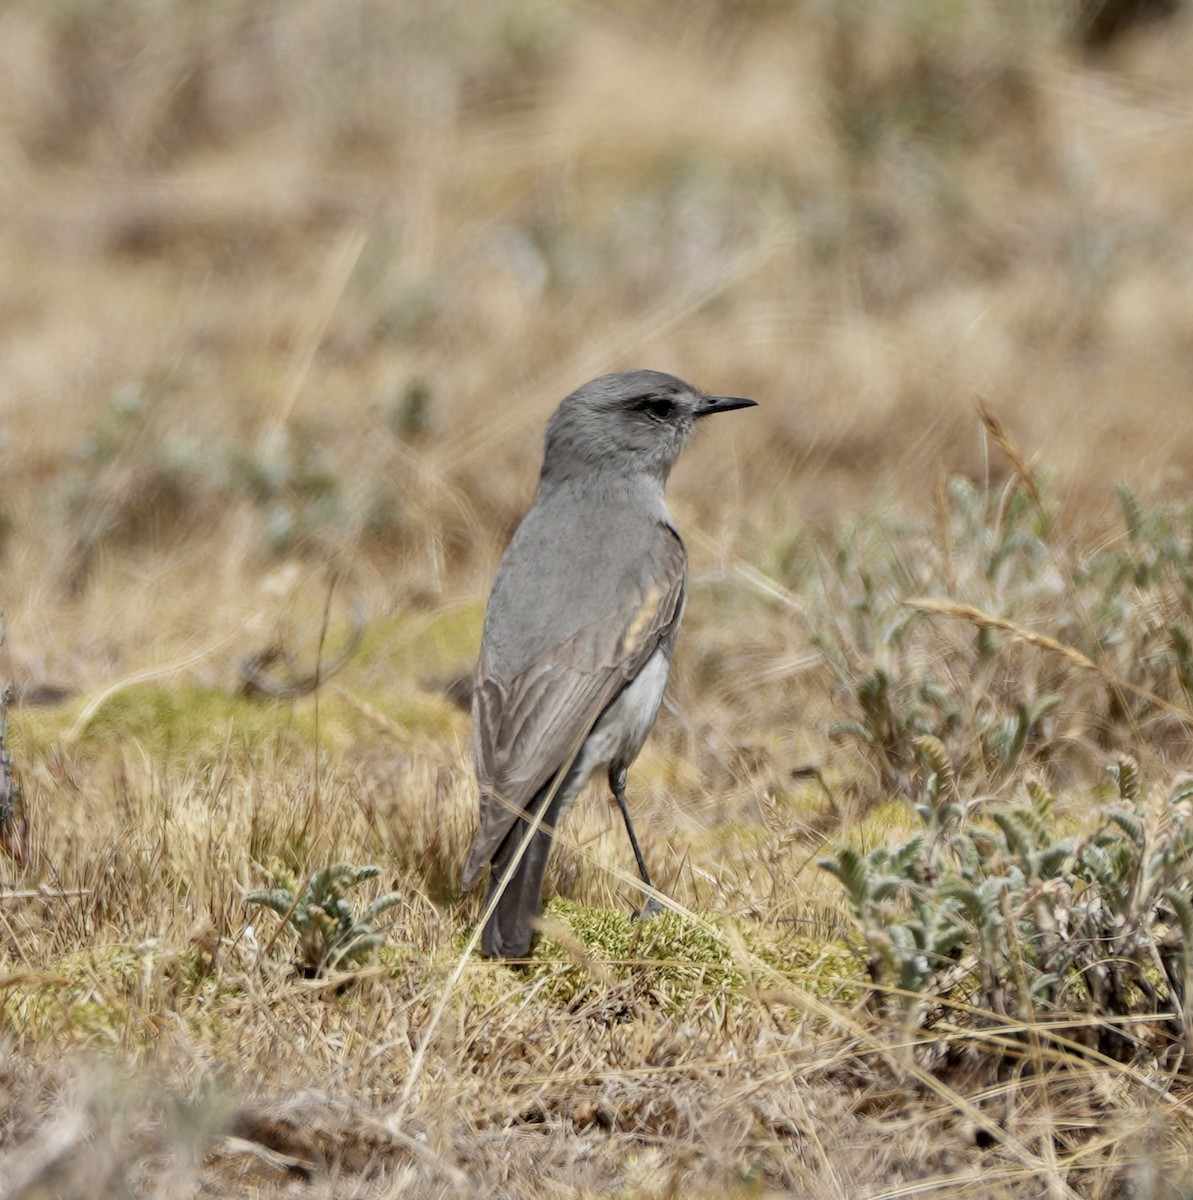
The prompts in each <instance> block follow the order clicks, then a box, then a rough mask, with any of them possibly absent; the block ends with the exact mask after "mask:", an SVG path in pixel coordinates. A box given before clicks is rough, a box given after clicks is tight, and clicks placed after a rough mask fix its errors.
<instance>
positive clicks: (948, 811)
mask: <svg viewBox="0 0 1193 1200" xmlns="http://www.w3.org/2000/svg"><path fill="white" fill-rule="evenodd" d="M920 748H921V751H922V753H923V754H924V756H925V759H926V760H927V762H928V765H929V770H928V772H927V773H926V776H925V779H924V782H923V787H922V791H921V798H920V801H919V803H917V805H916V811H917V812H918V813H919V815H920V817H921V819H922V820H923V822H924V827H925V828H924V832H923V833H919V834H917V835H916V836H914V837H912V838H911V839H909V840H908V841H906V842H904V843H903V844H902V845H900V846H897V847H894V848H891V847H887V846H880V847H877V848H875V849H874V850H871V851H870V852H869V853H868V854H865V855H862V854H861V853H859V852H858V851H857V850H856V849H854V848H853V847H849V846H846V847H844V848H842V849H841V850H840V851H839V852H838V853H837V854H836V855H835V856H833V857H830V858H825V859H822V860H821V862H820V866H822V867H823V868H824V869H825V870H827V871H829V872H830V873H831V874H833V875H834V876H836V878H837V879H839V880H840V881H841V884H842V886H843V887H844V888H845V892H846V896H847V898H848V901H849V905H850V908H851V909H852V910H853V913H854V915H855V916H856V918H857V919H858V922H859V924H860V925H861V929H862V933H863V936H864V937H865V941H866V945H867V947H868V949H869V951H870V957H869V963H868V966H869V970H870V976H871V979H872V980H873V981H874V983H875V984H877V985H879V986H878V988H876V990H875V994H874V997H873V998H872V1002H873V1003H878V1004H879V1005H880V1006H883V1007H886V1008H888V1009H890V1008H895V1009H899V1010H901V1011H902V1013H903V1015H904V1016H905V1017H912V1018H917V1017H918V1019H920V1020H927V1019H928V1013H929V1012H930V1006H929V1005H928V1004H926V1003H925V1001H926V1000H928V999H929V998H931V997H932V996H941V995H944V994H947V993H950V992H952V991H953V990H954V989H960V990H961V992H962V994H964V995H965V996H966V998H967V1000H968V1001H969V1003H970V1004H971V1005H973V1006H975V1007H976V1008H979V1009H985V1010H987V1011H989V1012H991V1013H994V1014H997V1015H998V1016H1000V1017H1008V1018H1014V1019H1018V1020H1026V1019H1028V1018H1029V1017H1031V1016H1032V1015H1034V1014H1037V1013H1039V1012H1044V1011H1047V1012H1061V1011H1069V1012H1078V1013H1081V1014H1085V1015H1090V1016H1094V1017H1096V1018H1100V1019H1101V1021H1102V1024H1100V1025H1098V1027H1097V1034H1096V1040H1097V1043H1098V1046H1099V1049H1101V1050H1102V1051H1103V1052H1105V1053H1113V1054H1116V1055H1118V1056H1120V1057H1122V1056H1127V1055H1131V1054H1134V1053H1136V1052H1138V1051H1139V1050H1140V1049H1141V1048H1142V1042H1141V1041H1140V1040H1139V1039H1137V1038H1135V1037H1133V1036H1132V1035H1130V1034H1128V1033H1127V1032H1125V1031H1124V1030H1125V1029H1126V1027H1127V1026H1126V1024H1125V1021H1126V1019H1129V1018H1139V1017H1146V1018H1150V1019H1151V1020H1152V1021H1153V1022H1154V1023H1155V1024H1154V1027H1156V1028H1159V1029H1162V1030H1163V1031H1164V1032H1165V1033H1166V1035H1167V1038H1168V1039H1169V1040H1170V1041H1171V1042H1172V1043H1174V1044H1181V1043H1183V1040H1184V1039H1185V1037H1186V1036H1187V1035H1188V1033H1189V1032H1190V1030H1193V1014H1191V1013H1190V1011H1189V1009H1188V1007H1187V1005H1188V998H1189V997H1190V996H1191V995H1193V992H1191V991H1190V982H1191V980H1193V965H1191V961H1190V959H1191V950H1193V896H1191V890H1193V878H1191V873H1190V870H1189V866H1190V860H1191V858H1193V780H1190V779H1188V778H1185V777H1182V778H1180V779H1178V780H1177V781H1176V782H1175V783H1174V784H1173V785H1172V786H1171V787H1170V788H1168V789H1167V790H1165V789H1158V790H1156V791H1154V792H1153V793H1152V794H1151V795H1150V796H1149V797H1147V798H1146V799H1144V798H1143V797H1142V796H1141V792H1140V781H1139V773H1138V768H1137V766H1136V764H1135V762H1134V760H1132V759H1130V758H1126V757H1123V758H1120V759H1119V761H1118V763H1117V764H1115V766H1114V767H1113V768H1112V770H1111V774H1112V776H1113V778H1114V780H1115V782H1116V784H1117V790H1118V798H1117V800H1116V801H1115V802H1114V803H1113V804H1111V805H1109V806H1107V807H1105V808H1104V809H1103V810H1101V811H1100V813H1099V814H1098V816H1097V818H1096V820H1095V821H1094V822H1093V823H1092V824H1091V827H1090V828H1089V829H1088V831H1086V832H1083V833H1062V832H1060V831H1059V830H1058V828H1057V821H1056V819H1055V817H1054V814H1053V798H1052V795H1051V793H1050V792H1049V791H1048V790H1047V789H1046V788H1045V787H1044V786H1043V785H1042V784H1041V783H1039V782H1038V781H1036V780H1034V779H1028V780H1027V781H1026V784H1025V788H1026V791H1027V796H1028V803H1027V804H1024V805H1019V806H1016V807H993V808H991V809H990V810H989V811H988V812H987V813H985V814H982V815H981V816H980V818H979V819H977V820H975V821H973V822H972V824H971V825H969V827H963V810H962V808H961V806H960V805H959V804H958V803H957V801H956V799H955V794H954V793H955V783H954V781H953V777H952V774H951V766H950V765H949V764H948V761H947V758H946V757H945V755H944V749H943V746H942V745H941V744H940V743H939V742H936V741H934V740H932V739H924V740H923V741H922V743H921V747H920Z"/></svg>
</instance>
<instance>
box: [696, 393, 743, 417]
mask: <svg viewBox="0 0 1193 1200" xmlns="http://www.w3.org/2000/svg"><path fill="white" fill-rule="evenodd" d="M757 403H758V401H757V400H743V399H742V398H741V397H740V396H705V397H704V403H703V404H702V405H700V407H699V408H698V409H696V416H697V417H711V416H712V414H713V413H722V412H732V411H733V410H734V409H735V408H754V407H755V406H756V405H757Z"/></svg>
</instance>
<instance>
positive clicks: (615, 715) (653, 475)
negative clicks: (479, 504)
mask: <svg viewBox="0 0 1193 1200" xmlns="http://www.w3.org/2000/svg"><path fill="white" fill-rule="evenodd" d="M753 404H754V401H753V400H742V399H740V398H738V397H736V396H706V395H704V394H703V393H702V392H700V391H698V390H697V389H696V388H694V387H692V386H691V385H690V384H687V383H684V382H683V381H682V380H680V379H676V378H675V377H674V376H673V375H664V374H662V373H661V372H659V371H625V372H622V373H621V374H618V375H605V376H603V377H601V378H600V379H594V380H593V381H592V382H591V383H586V384H585V385H584V386H583V387H580V388H577V389H576V391H574V392H572V394H571V395H570V396H568V397H567V399H565V400H564V401H563V403H562V404H560V406H559V408H558V409H557V410H556V412H555V415H554V416H553V417H552V418H551V420H550V422H549V423H548V425H547V443H546V451H545V453H544V456H543V469H542V474H541V476H540V478H539V485H538V491H537V493H536V494H535V498H534V504H533V506H532V507H531V509H530V511H529V512H528V513H527V514H526V516H525V518H524V519H523V521H522V524H521V525H519V526H518V529H517V532H516V533H515V534H514V537H513V540H512V541H511V542H510V545H509V548H508V549H507V550H506V552H505V556H504V557H503V558H502V560H501V565H500V566H499V567H498V569H497V576H496V578H495V579H494V581H493V590H492V592H491V593H490V595H489V604H488V608H487V609H486V612H485V627H484V635H483V638H482V641H481V652H480V661H479V662H478V663H477V668H476V682H475V689H474V691H473V696H472V752H473V759H474V762H475V766H476V775H477V782H478V783H479V784H480V828H479V830H478V831H477V835H476V840H475V842H474V843H473V846H472V852H471V853H470V854H469V856H468V862H467V864H466V865H465V867H464V874H463V877H462V879H461V883H462V886H463V887H464V888H465V889H467V888H471V887H472V886H473V885H474V884H475V883H476V881H477V880H478V879H479V877H480V875H481V872H482V871H483V870H484V868H485V866H486V864H488V865H490V866H491V868H492V870H491V874H490V876H489V890H488V896H487V899H488V900H492V898H493V895H494V893H495V892H496V891H497V890H498V888H499V887H500V886H501V883H502V880H503V876H505V874H506V873H507V871H508V870H509V869H510V864H511V861H512V860H513V858H514V857H515V855H516V853H517V851H518V848H519V846H520V844H521V842H522V840H523V837H524V835H525V834H526V832H527V830H528V827H529V825H530V823H531V822H532V821H533V820H534V818H535V817H536V816H537V815H538V814H539V812H540V810H542V809H543V806H544V805H546V806H547V807H546V811H545V812H543V816H542V824H541V825H540V827H539V828H538V829H537V830H536V831H535V833H534V835H533V837H532V838H531V840H530V843H529V845H528V846H527V847H526V850H525V853H524V854H523V856H522V858H521V860H520V861H519V862H518V863H517V865H516V866H514V867H513V869H512V874H511V875H510V878H509V881H508V883H507V884H506V886H505V890H504V891H503V892H502V893H501V895H500V897H499V899H498V901H497V906H496V908H495V909H494V911H493V914H492V917H491V918H490V919H489V921H488V923H487V924H486V926H485V928H484V931H483V935H482V941H481V947H482V950H483V952H484V954H485V956H486V957H489V958H523V957H525V956H526V955H527V954H528V953H529V952H530V947H531V944H532V943H533V941H534V936H535V925H536V921H535V918H537V916H538V915H539V913H540V911H541V908H542V885H543V871H544V868H545V867H546V864H547V854H548V852H549V850H550V848H551V838H552V836H553V832H554V830H555V829H557V828H558V827H559V823H560V821H561V820H562V819H563V816H564V814H565V813H566V812H567V810H568V809H569V808H570V807H571V805H572V803H573V801H574V800H575V798H576V795H577V794H578V793H579V791H580V789H581V788H582V787H583V786H584V784H585V783H586V782H587V780H588V778H589V776H591V775H592V774H593V773H594V772H595V771H597V770H601V769H605V770H607V771H608V778H609V787H610V788H611V789H612V791H613V795H614V798H615V799H616V800H617V804H618V807H619V808H620V809H621V814H622V816H623V818H624V819H625V826H626V831H627V833H628V834H629V837H630V844H631V845H632V847H633V850H634V857H635V859H636V860H637V863H638V870H639V872H640V874H641V876H642V879H643V882H645V883H646V885H647V886H648V887H649V886H651V884H650V876H649V874H648V873H647V870H646V863H645V860H644V859H643V857H642V851H641V849H640V848H639V846H638V839H637V837H636V836H635V835H634V827H633V825H632V823H631V822H630V813H629V808H628V807H627V805H626V797H625V783H626V771H627V770H628V768H629V766H630V764H631V763H632V762H633V761H634V759H635V758H636V757H637V756H638V752H639V750H641V749H642V744H643V743H644V742H645V741H646V738H647V735H648V734H649V733H650V730H651V727H652V726H653V725H654V722H655V717H656V716H657V715H658V711H659V705H660V703H661V702H662V699H663V689H664V688H665V687H666V684H667V674H668V671H669V670H670V667H671V655H672V652H673V650H674V648H675V636H676V633H677V632H678V630H679V621H680V618H681V617H682V615H683V609H684V575H685V568H686V563H687V555H686V553H685V551H684V545H683V541H682V540H681V539H680V536H679V534H678V533H677V532H676V530H675V527H674V526H673V525H672V523H671V517H670V515H669V514H668V512H667V506H666V504H665V503H664V500H663V485H664V484H665V483H666V481H667V476H668V474H669V473H670V471H671V468H672V467H673V466H674V465H675V460H676V459H677V458H678V457H679V455H680V452H681V451H682V450H683V448H684V446H685V445H686V444H687V441H688V439H689V438H690V437H691V435H692V430H693V429H694V427H695V424H696V422H697V421H698V420H700V419H702V418H704V417H706V416H710V415H711V414H713V413H719V412H729V411H730V410H732V409H737V408H747V407H751V406H752V405H753ZM486 907H487V905H486ZM651 911H657V905H655V904H653V903H650V904H648V905H647V908H646V909H645V910H644V915H647V914H648V913H649V912H651Z"/></svg>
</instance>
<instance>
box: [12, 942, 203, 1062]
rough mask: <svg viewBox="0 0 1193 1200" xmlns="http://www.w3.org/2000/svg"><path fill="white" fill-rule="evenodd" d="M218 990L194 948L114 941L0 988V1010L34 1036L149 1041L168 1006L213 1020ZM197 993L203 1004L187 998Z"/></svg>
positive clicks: (91, 1040) (66, 957)
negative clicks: (161, 947)
mask: <svg viewBox="0 0 1193 1200" xmlns="http://www.w3.org/2000/svg"><path fill="white" fill-rule="evenodd" d="M218 990H219V989H218V980H217V978H216V976H215V974H213V973H212V971H211V970H210V963H209V962H207V960H205V959H203V958H202V956H201V955H199V954H197V953H195V952H194V951H191V950H184V951H178V952H171V951H161V950H159V949H157V948H154V947H138V946H131V945H127V944H117V945H111V946H101V947H95V948H89V949H87V950H80V951H78V952H76V953H73V954H69V955H66V956H65V957H64V958H62V959H60V960H59V961H57V962H55V963H51V964H49V965H48V966H47V967H46V969H45V972H44V975H40V976H36V977H31V978H30V979H29V981H28V982H27V983H26V982H17V983H14V984H13V985H11V986H9V987H8V988H6V989H4V992H3V994H0V1012H3V1014H4V1018H5V1019H6V1021H7V1023H8V1025H9V1027H10V1028H13V1029H18V1030H22V1031H24V1032H25V1033H27V1034H29V1035H30V1036H32V1037H35V1038H46V1037H61V1036H63V1035H64V1034H65V1035H66V1036H67V1037H71V1038H75V1039H77V1040H78V1041H80V1042H85V1043H91V1042H96V1043H107V1044H111V1043H115V1042H123V1041H126V1040H128V1039H130V1038H131V1039H132V1041H133V1042H135V1043H136V1044H139V1045H146V1046H147V1045H150V1044H152V1042H153V1041H154V1039H155V1038H157V1036H158V1035H159V1033H160V1029H159V1028H158V1025H159V1020H158V1018H159V1016H160V1014H161V1013H162V1012H164V1011H166V1010H167V1009H168V1010H169V1011H171V1012H174V1013H177V1012H179V1011H186V1012H189V1013H190V1014H191V1015H192V1016H201V1017H202V1023H205V1024H211V1023H212V1022H213V1021H214V1020H215V1019H216V1008H215V1006H214V1005H213V1004H212V1000H213V998H214V995H215V993H216V992H217V991H218ZM197 997H202V1003H201V1004H196V1003H190V1001H193V1000H195V999H196V998H197Z"/></svg>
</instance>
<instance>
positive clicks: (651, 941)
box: [530, 899, 749, 1009]
mask: <svg viewBox="0 0 1193 1200" xmlns="http://www.w3.org/2000/svg"><path fill="white" fill-rule="evenodd" d="M545 918H546V921H547V923H548V924H547V930H546V932H545V934H544V936H543V937H542V938H540V939H539V942H538V944H537V945H536V947H535V951H534V959H535V965H534V966H532V967H531V968H530V971H531V973H532V975H533V976H535V977H536V978H537V979H542V980H543V981H544V983H545V985H546V986H545V989H544V990H545V991H546V993H547V994H548V995H549V996H550V997H551V998H552V999H554V1000H555V1001H557V1002H566V1001H568V1000H570V999H572V998H573V997H574V996H576V995H577V994H579V993H580V992H582V991H584V990H586V989H587V988H588V987H589V986H590V985H591V984H592V983H593V982H594V981H599V982H601V983H602V984H605V983H607V982H608V981H610V980H613V981H632V982H633V983H634V984H635V985H636V987H635V991H638V992H639V993H640V995H642V996H643V997H644V998H648V999H649V1001H650V1002H652V1003H654V1004H658V1005H660V1006H661V1007H664V1008H675V1009H679V1008H683V1007H685V1006H688V1005H693V1004H695V1005H697V1006H699V1005H703V1004H705V1003H707V1002H708V1001H709V1000H710V999H720V998H731V997H734V996H736V997H738V998H744V997H745V996H746V995H747V993H748V991H749V988H748V982H747V975H746V970H745V968H744V967H743V965H742V964H741V963H740V962H739V961H738V959H737V957H736V956H735V955H734V953H733V950H732V949H731V946H730V943H729V941H728V940H727V939H726V938H724V937H722V936H720V935H719V934H718V933H717V932H716V930H713V929H709V928H707V927H706V925H705V924H703V923H702V921H701V920H698V919H693V918H691V917H688V916H686V915H684V914H681V913H674V912H665V913H662V914H661V915H660V916H657V917H655V918H653V919H652V920H649V921H636V920H634V919H633V918H632V917H630V916H628V915H626V914H624V913H620V912H610V911H608V910H607V909H597V908H584V907H582V906H580V905H578V904H573V903H572V902H571V901H568V900H562V899H554V900H552V901H550V903H548V905H547V907H546V912H545ZM704 919H705V920H711V918H704ZM552 922H555V923H557V924H558V925H559V926H563V927H566V930H567V935H570V936H566V935H565V936H564V942H566V943H567V944H566V945H565V944H561V943H560V942H557V941H556V940H555V939H554V938H553V937H552V936H551V929H550V924H551V923H552ZM573 939H574V940H573Z"/></svg>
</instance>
